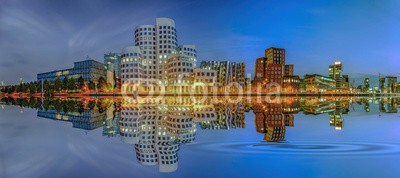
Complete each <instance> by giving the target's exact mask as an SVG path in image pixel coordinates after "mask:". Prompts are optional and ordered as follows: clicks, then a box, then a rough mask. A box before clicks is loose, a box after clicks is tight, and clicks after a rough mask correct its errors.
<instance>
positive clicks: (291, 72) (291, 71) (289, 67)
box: [283, 64, 294, 76]
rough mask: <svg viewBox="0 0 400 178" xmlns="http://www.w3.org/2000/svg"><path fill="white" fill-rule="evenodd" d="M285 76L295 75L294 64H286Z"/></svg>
mask: <svg viewBox="0 0 400 178" xmlns="http://www.w3.org/2000/svg"><path fill="white" fill-rule="evenodd" d="M283 75H284V76H293V75H294V65H293V64H286V65H285V72H284V73H283Z"/></svg>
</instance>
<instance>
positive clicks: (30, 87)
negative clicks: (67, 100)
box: [1, 77, 113, 96]
mask: <svg viewBox="0 0 400 178" xmlns="http://www.w3.org/2000/svg"><path fill="white" fill-rule="evenodd" d="M112 89H113V86H112V85H111V84H110V83H107V81H106V79H105V78H104V77H100V78H99V79H98V81H97V84H96V83H95V82H94V81H92V80H90V81H88V82H85V80H84V79H83V78H82V77H79V78H78V79H75V78H73V77H70V78H68V77H64V78H63V79H60V78H59V77H57V78H56V80H54V81H48V80H44V81H43V90H44V94H45V95H46V96H51V95H52V94H53V93H58V92H67V93H73V92H81V91H84V90H90V91H109V90H112ZM1 92H3V93H9V94H10V93H14V92H17V93H30V94H34V93H40V92H42V82H41V81H35V82H29V83H20V84H18V85H12V86H7V87H4V88H3V89H1Z"/></svg>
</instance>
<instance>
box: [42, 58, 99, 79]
mask: <svg viewBox="0 0 400 178" xmlns="http://www.w3.org/2000/svg"><path fill="white" fill-rule="evenodd" d="M106 74H107V71H106V67H105V66H104V64H103V63H101V62H97V61H95V60H93V59H88V60H84V61H79V62H74V67H73V68H70V69H63V70H55V71H51V72H45V73H40V74H37V80H38V81H42V80H43V81H44V80H47V81H55V80H56V79H57V77H58V78H60V79H64V78H65V77H68V78H75V79H77V78H79V77H82V78H83V79H84V80H85V81H86V82H88V81H93V82H95V83H97V81H98V80H99V78H100V77H103V78H104V79H106V78H107V76H106Z"/></svg>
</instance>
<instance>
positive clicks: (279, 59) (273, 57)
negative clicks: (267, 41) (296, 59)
mask: <svg viewBox="0 0 400 178" xmlns="http://www.w3.org/2000/svg"><path fill="white" fill-rule="evenodd" d="M265 57H266V58H267V59H268V63H269V64H283V65H285V60H286V51H285V49H283V48H275V47H271V48H268V49H266V50H265Z"/></svg>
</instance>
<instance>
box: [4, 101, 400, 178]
mask: <svg viewBox="0 0 400 178" xmlns="http://www.w3.org/2000/svg"><path fill="white" fill-rule="evenodd" d="M0 104H2V108H3V110H2V111H1V113H0V127H1V130H0V135H1V137H0V138H1V139H0V141H2V143H7V144H2V146H0V148H1V149H0V151H1V155H2V156H1V160H2V161H1V163H2V165H3V166H2V174H3V177H21V176H22V177H36V176H39V175H45V176H43V177H55V176H65V177H71V176H75V175H78V174H84V175H87V176H97V177H107V176H111V175H120V176H122V177H132V176H133V177H135V176H139V177H142V176H146V177H187V176H189V175H191V177H204V176H210V172H207V173H204V171H205V170H220V172H218V173H216V174H215V175H219V177H225V176H226V177H231V176H229V175H238V176H239V177H242V176H246V175H249V176H252V175H253V176H256V175H262V171H261V170H262V169H266V170H268V169H270V171H271V170H272V169H276V166H282V167H286V166H288V165H291V166H295V167H296V168H293V169H292V171H290V172H280V173H276V172H271V173H270V174H271V176H272V175H274V176H273V177H275V176H299V177H304V176H306V177H309V176H311V177H315V176H317V174H316V172H315V171H316V170H319V169H323V167H325V166H328V167H329V166H333V165H336V166H337V167H341V168H342V169H344V170H345V171H348V172H347V173H349V174H350V171H351V169H350V168H349V167H351V168H352V169H353V170H360V171H361V170H364V169H363V168H362V167H370V168H371V169H372V168H376V167H379V166H380V165H377V164H378V162H386V163H388V164H389V163H390V165H388V167H387V168H388V169H391V166H392V164H394V163H399V162H398V159H395V158H398V157H399V156H400V154H399V153H400V148H399V146H400V145H399V143H400V138H399V133H398V129H399V126H398V125H399V124H400V118H399V115H398V114H397V112H398V108H399V106H400V105H399V104H400V99H398V98H346V97H344V98H298V97H281V98H279V97H278V98H276V99H271V98H269V99H263V98H261V99H260V98H251V97H249V98H247V97H243V98H234V97H232V98H207V97H202V98H197V97H167V98H146V99H140V98H138V99H129V98H101V99H96V98H69V99H68V98H64V99H51V100H49V99H47V100H44V101H41V100H40V99H34V98H31V99H10V98H3V99H2V100H1V103H0ZM6 105H10V106H7V107H5V106H6ZM29 108H33V109H29ZM18 113H19V114H18ZM35 118H37V119H35ZM54 121H56V122H54ZM71 126H72V127H73V128H71ZM44 138H46V139H44ZM27 150H29V152H28V151H27ZM239 158H240V161H238V159H239ZM283 158H284V159H283ZM60 162H61V164H62V165H63V166H61V167H57V168H55V169H56V170H57V171H52V170H51V169H50V168H52V167H53V168H54V165H55V164H56V163H59V164H60ZM350 163H351V164H350ZM355 163H357V164H358V166H354V165H353V164H355ZM30 165H35V166H33V167H30ZM111 165H112V166H116V167H115V168H114V167H109V166H111ZM268 165H269V166H270V167H268ZM361 165H362V166H361ZM193 166H195V168H194V167H193ZM232 166H235V167H236V166H239V167H241V168H242V169H243V170H244V171H239V170H235V169H230V168H229V167H232ZM117 168H119V169H117ZM257 168H260V170H258V169H257ZM306 168H307V169H312V170H314V171H310V172H308V171H303V170H302V169H306ZM83 169H85V170H86V171H84V173H82V170H83ZM249 171H250V172H249ZM320 171H322V172H324V171H323V170H320ZM393 171H397V169H393ZM367 172H368V171H367ZM224 173H225V174H224ZM351 173H352V175H356V176H357V175H358V176H364V175H367V174H366V172H360V173H356V174H354V172H351ZM193 174H194V175H193ZM371 174H372V175H374V176H387V174H386V173H382V172H374V173H371ZM333 175H339V174H332V177H333ZM340 175H343V174H340ZM344 175H345V174H344ZM41 177H42V176H41ZM328 177H331V176H328Z"/></svg>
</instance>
